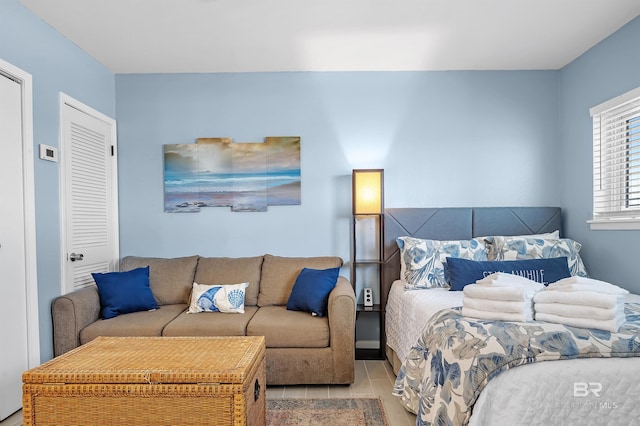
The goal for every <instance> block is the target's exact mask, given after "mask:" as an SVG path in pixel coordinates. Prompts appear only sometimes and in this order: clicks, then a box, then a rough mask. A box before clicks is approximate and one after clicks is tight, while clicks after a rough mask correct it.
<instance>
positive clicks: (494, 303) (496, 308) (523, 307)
mask: <svg viewBox="0 0 640 426" xmlns="http://www.w3.org/2000/svg"><path fill="white" fill-rule="evenodd" d="M462 306H463V307H465V308H471V309H476V310H478V311H487V312H505V313H521V314H523V315H524V313H525V312H528V311H531V310H532V309H533V301H532V300H527V301H516V300H489V299H476V298H475V297H467V296H464V297H463V298H462Z"/></svg>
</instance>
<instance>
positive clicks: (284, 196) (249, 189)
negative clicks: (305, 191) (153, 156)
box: [164, 136, 301, 212]
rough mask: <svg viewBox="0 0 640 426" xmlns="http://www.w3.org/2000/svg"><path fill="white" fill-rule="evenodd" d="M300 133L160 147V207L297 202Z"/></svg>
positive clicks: (237, 207) (262, 206)
mask: <svg viewBox="0 0 640 426" xmlns="http://www.w3.org/2000/svg"><path fill="white" fill-rule="evenodd" d="M300 200H301V179H300V137H297V136H296V137H291V136H275V137H267V138H265V142H260V143H254V142H250V143H238V142H233V141H232V140H231V138H199V139H198V140H197V143H195V144H171V145H164V211H165V212H197V211H199V210H200V208H201V207H222V206H224V207H231V209H232V210H233V211H253V212H255V211H266V210H267V207H268V206H283V205H299V204H300Z"/></svg>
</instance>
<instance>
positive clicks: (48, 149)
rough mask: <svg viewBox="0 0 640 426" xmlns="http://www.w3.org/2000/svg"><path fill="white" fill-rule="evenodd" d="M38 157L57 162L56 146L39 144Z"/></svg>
mask: <svg viewBox="0 0 640 426" xmlns="http://www.w3.org/2000/svg"><path fill="white" fill-rule="evenodd" d="M40 159H42V160H47V161H54V162H56V163H57V162H58V148H56V147H53V146H49V145H44V144H40Z"/></svg>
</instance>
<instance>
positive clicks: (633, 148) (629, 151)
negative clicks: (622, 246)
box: [589, 88, 640, 229]
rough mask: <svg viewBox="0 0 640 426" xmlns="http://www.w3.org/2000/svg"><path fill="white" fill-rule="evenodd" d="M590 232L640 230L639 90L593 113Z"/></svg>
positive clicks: (596, 108) (611, 101) (596, 109)
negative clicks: (591, 213)
mask: <svg viewBox="0 0 640 426" xmlns="http://www.w3.org/2000/svg"><path fill="white" fill-rule="evenodd" d="M590 113H591V116H592V117H593V220H591V221H590V222H589V223H590V224H591V229H640V88H638V89H635V90H632V91H630V92H628V93H625V94H624V95H622V96H618V97H617V98H614V99H611V100H610V101H607V102H605V103H603V104H600V105H598V106H595V107H593V108H591V110H590Z"/></svg>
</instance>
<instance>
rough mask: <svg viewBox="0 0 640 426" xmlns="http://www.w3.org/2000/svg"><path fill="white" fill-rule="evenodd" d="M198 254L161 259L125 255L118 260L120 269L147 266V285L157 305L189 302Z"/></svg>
mask: <svg viewBox="0 0 640 426" xmlns="http://www.w3.org/2000/svg"><path fill="white" fill-rule="evenodd" d="M197 264H198V256H190V257H176V258H173V259H162V258H157V257H135V256H127V257H125V258H124V259H122V261H121V262H120V270H121V271H129V270H131V269H135V268H142V267H145V266H149V285H150V287H151V291H152V292H153V296H154V297H155V298H156V300H157V301H158V304H159V305H175V304H180V303H187V304H188V303H189V296H190V294H191V287H192V286H193V281H194V280H193V278H194V275H195V272H196V265H197Z"/></svg>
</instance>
